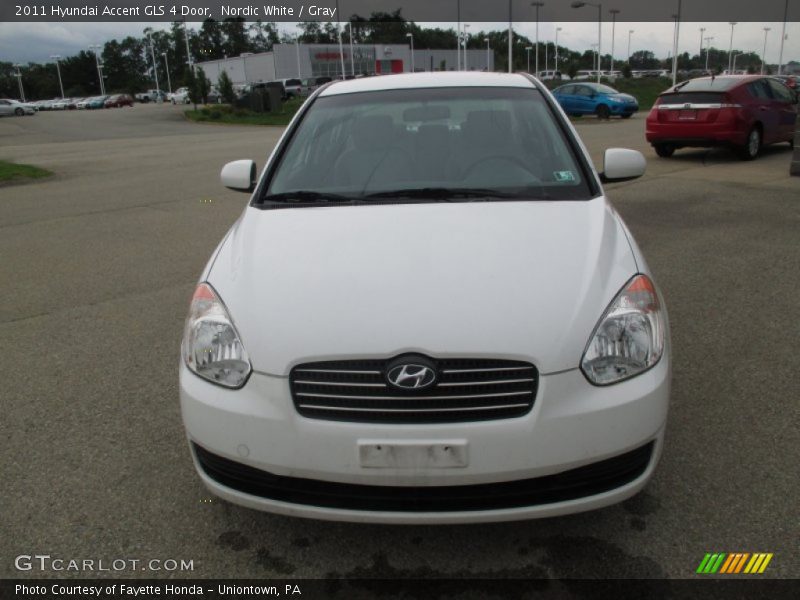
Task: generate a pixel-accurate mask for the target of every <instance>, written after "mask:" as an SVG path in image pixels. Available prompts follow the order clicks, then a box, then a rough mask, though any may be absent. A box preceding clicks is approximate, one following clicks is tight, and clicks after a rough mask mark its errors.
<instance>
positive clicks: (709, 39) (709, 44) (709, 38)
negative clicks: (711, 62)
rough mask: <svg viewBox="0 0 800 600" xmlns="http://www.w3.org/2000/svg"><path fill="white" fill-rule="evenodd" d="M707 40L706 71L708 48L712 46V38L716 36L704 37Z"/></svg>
mask: <svg viewBox="0 0 800 600" xmlns="http://www.w3.org/2000/svg"><path fill="white" fill-rule="evenodd" d="M704 39H705V40H706V72H708V50H709V49H710V48H711V40H713V39H714V36H713V35H711V36H708V37H707V38H704Z"/></svg>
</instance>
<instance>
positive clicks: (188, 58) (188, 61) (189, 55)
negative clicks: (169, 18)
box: [183, 17, 194, 73]
mask: <svg viewBox="0 0 800 600" xmlns="http://www.w3.org/2000/svg"><path fill="white" fill-rule="evenodd" d="M183 34H184V35H183V39H184V41H185V42H186V64H187V65H189V68H190V69H191V70H192V72H193V73H194V62H192V53H191V51H190V50H189V26H188V25H187V24H186V17H184V19H183Z"/></svg>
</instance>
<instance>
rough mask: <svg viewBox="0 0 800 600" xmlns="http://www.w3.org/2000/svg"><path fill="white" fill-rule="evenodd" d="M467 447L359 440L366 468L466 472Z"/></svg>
mask: <svg viewBox="0 0 800 600" xmlns="http://www.w3.org/2000/svg"><path fill="white" fill-rule="evenodd" d="M468 446H469V445H468V443H467V441H466V440H445V441H441V440H436V441H433V440H432V441H428V440H423V441H420V440H414V441H395V440H391V441H384V440H359V442H358V459H359V464H360V466H361V467H364V468H367V469H415V470H425V469H463V468H464V467H466V466H467V465H468V464H469V456H468Z"/></svg>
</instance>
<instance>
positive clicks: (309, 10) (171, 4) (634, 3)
mask: <svg viewBox="0 0 800 600" xmlns="http://www.w3.org/2000/svg"><path fill="white" fill-rule="evenodd" d="M534 4H540V5H541V6H538V7H537V6H534ZM398 10H399V11H400V14H401V16H402V17H403V18H405V19H406V20H409V21H421V22H447V23H453V22H455V21H457V20H460V21H462V22H507V21H513V22H533V21H536V20H537V12H538V20H539V21H542V22H579V21H585V22H596V21H597V20H598V17H601V18H602V20H603V21H610V20H611V19H612V12H613V15H614V18H615V19H616V20H617V21H620V22H647V21H653V22H665V21H673V20H675V19H676V18H680V20H681V21H684V22H706V23H712V22H731V21H735V22H747V21H752V22H779V21H784V20H786V21H796V20H800V1H798V0H758V1H757V2H755V1H754V0H602V1H600V2H576V1H574V0H546V1H542V2H531V1H530V0H491V1H489V0H316V1H313V0H312V1H307V0H278V1H276V2H272V3H271V2H266V1H264V2H261V1H259V0H179V1H166V2H165V1H160V0H105V1H101V2H97V1H95V0H39V1H36V0H2V2H0V21H6V22H9V21H10V22H14V21H17V22H36V21H50V22H71V21H72V22H76V21H84V22H85V21H98V22H99V21H115V22H124V21H177V20H181V19H186V20H187V21H203V20H205V19H208V18H211V19H215V20H224V19H230V18H243V19H245V20H247V21H257V20H261V21H282V22H298V21H323V22H327V21H334V22H336V21H348V20H349V19H350V18H351V17H352V16H354V15H359V16H361V17H369V16H371V15H372V14H373V13H386V14H387V15H391V14H393V13H395V12H396V11H398ZM678 15H679V17H678Z"/></svg>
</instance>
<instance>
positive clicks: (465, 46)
mask: <svg viewBox="0 0 800 600" xmlns="http://www.w3.org/2000/svg"><path fill="white" fill-rule="evenodd" d="M467 27H469V23H464V42H463V43H464V70H465V71H469V66H468V64H467V40H468V39H469V33H467Z"/></svg>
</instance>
